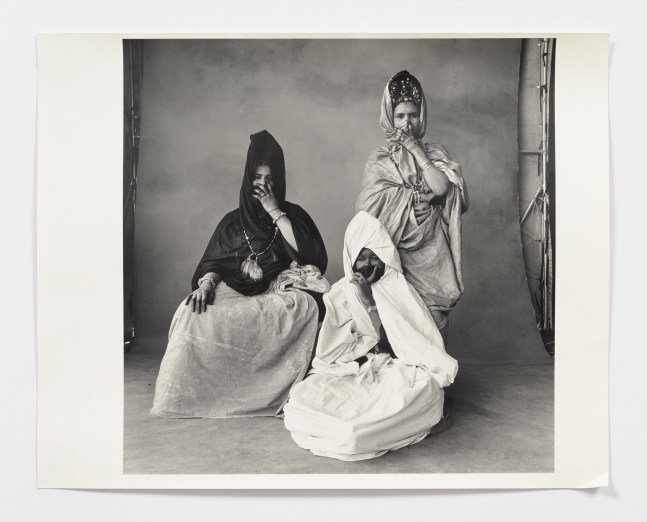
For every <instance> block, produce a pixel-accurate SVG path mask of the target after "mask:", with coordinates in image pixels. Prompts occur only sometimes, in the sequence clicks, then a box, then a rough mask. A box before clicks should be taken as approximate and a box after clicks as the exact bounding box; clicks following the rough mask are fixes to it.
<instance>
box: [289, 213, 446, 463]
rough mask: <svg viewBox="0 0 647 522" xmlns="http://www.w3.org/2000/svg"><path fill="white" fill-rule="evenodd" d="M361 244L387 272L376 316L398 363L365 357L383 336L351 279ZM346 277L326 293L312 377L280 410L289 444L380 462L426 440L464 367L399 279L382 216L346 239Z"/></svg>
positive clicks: (365, 220) (377, 293) (354, 227)
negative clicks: (445, 390) (361, 361)
mask: <svg viewBox="0 0 647 522" xmlns="http://www.w3.org/2000/svg"><path fill="white" fill-rule="evenodd" d="M362 248H369V249H371V250H372V251H373V252H374V253H375V254H376V255H377V256H378V257H379V258H380V259H381V260H382V261H383V262H384V263H385V264H386V271H385V273H384V275H383V276H382V278H380V280H379V281H377V282H375V283H374V284H373V285H372V286H371V289H372V292H373V298H374V299H375V303H376V305H377V309H378V313H379V315H380V320H381V322H382V325H383V326H384V329H385V331H386V334H387V337H388V339H389V342H390V344H391V347H392V349H393V351H394V353H395V354H396V355H397V359H392V358H391V357H390V356H389V355H386V354H378V355H375V354H373V353H369V350H371V349H372V348H373V347H374V346H375V344H377V342H378V340H379V334H378V332H376V330H375V327H374V326H373V323H372V322H371V320H370V317H369V315H368V313H367V312H366V310H365V309H364V306H363V305H362V304H361V301H360V300H359V297H358V295H357V291H356V287H355V286H354V285H352V284H351V283H350V282H349V281H350V279H351V277H352V276H353V271H352V266H353V262H354V260H355V259H356V258H357V255H358V254H359V252H360V251H361V249H362ZM343 261H344V273H345V277H344V278H343V279H341V280H340V281H338V282H337V283H335V284H334V285H333V286H332V288H331V291H330V292H329V293H328V294H325V295H324V302H325V304H326V317H325V318H324V322H323V325H322V328H321V331H320V333H319V339H318V342H317V348H316V356H315V359H314V361H313V370H312V372H311V375H310V376H309V377H307V378H306V379H305V380H304V381H302V382H300V383H298V384H296V385H295V386H294V387H293V388H292V390H291V391H290V399H289V401H288V403H287V404H286V405H285V407H284V411H285V426H286V427H287V428H288V430H290V433H291V435H292V438H293V440H294V441H295V442H296V443H297V444H298V445H299V446H301V447H302V448H305V449H309V450H310V451H311V452H312V453H314V454H315V455H322V456H327V457H333V458H337V459H340V460H363V459H369V458H373V457H378V456H380V455H382V454H384V453H385V452H387V451H389V450H394V449H398V448H401V447H403V446H406V445H409V444H413V443H415V442H418V441H420V440H422V439H423V438H424V437H425V436H426V435H427V434H428V433H429V431H430V430H431V428H432V427H433V426H434V425H435V424H436V423H437V422H438V421H439V420H440V419H441V417H442V410H443V396H444V395H443V390H442V388H443V387H445V386H448V385H449V384H451V383H452V382H453V380H454V377H455V375H456V372H457V370H458V364H457V363H456V361H455V360H454V359H453V358H452V357H450V356H449V355H447V353H446V352H445V349H444V346H443V341H442V336H441V335H440V332H439V331H438V328H437V327H436V325H435V323H434V320H433V318H432V317H431V314H430V312H429V310H428V309H427V307H426V306H425V304H424V302H423V301H422V299H421V298H420V296H419V295H418V294H417V293H416V291H415V290H414V289H413V287H411V285H409V283H407V281H406V280H405V279H404V276H403V275H402V268H401V266H400V260H399V258H398V254H397V251H396V249H395V247H394V245H393V242H392V241H391V239H390V238H389V235H388V233H387V232H386V230H385V229H384V227H383V226H382V225H381V224H380V223H379V221H378V220H377V219H375V218H374V217H372V216H370V215H369V214H367V213H366V212H359V213H358V214H357V215H356V216H355V217H354V218H353V219H352V220H351V222H350V224H349V226H348V229H347V231H346V236H345V239H344V259H343ZM364 355H366V356H367V358H368V360H367V361H366V362H365V363H364V364H362V365H361V367H360V365H359V364H358V363H357V362H356V359H358V358H359V357H362V356H364Z"/></svg>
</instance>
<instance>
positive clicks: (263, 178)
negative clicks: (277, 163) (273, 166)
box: [252, 165, 272, 188]
mask: <svg viewBox="0 0 647 522" xmlns="http://www.w3.org/2000/svg"><path fill="white" fill-rule="evenodd" d="M268 181H272V171H271V170H270V167H269V166H267V165H259V166H258V167H256V171H255V173H254V181H253V183H252V185H253V186H254V187H262V188H265V187H267V182H268Z"/></svg>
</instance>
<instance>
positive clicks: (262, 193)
mask: <svg viewBox="0 0 647 522" xmlns="http://www.w3.org/2000/svg"><path fill="white" fill-rule="evenodd" d="M253 196H254V197H255V198H256V199H258V201H260V203H261V205H263V208H264V209H265V212H267V213H268V214H269V213H270V212H272V211H274V210H279V201H278V199H277V198H276V196H275V195H274V184H273V182H272V180H267V183H266V184H265V185H256V186H255V187H254V193H253Z"/></svg>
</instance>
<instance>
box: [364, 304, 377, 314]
mask: <svg viewBox="0 0 647 522" xmlns="http://www.w3.org/2000/svg"><path fill="white" fill-rule="evenodd" d="M364 310H366V313H367V314H370V313H371V312H375V310H377V305H373V306H367V307H366V308H364Z"/></svg>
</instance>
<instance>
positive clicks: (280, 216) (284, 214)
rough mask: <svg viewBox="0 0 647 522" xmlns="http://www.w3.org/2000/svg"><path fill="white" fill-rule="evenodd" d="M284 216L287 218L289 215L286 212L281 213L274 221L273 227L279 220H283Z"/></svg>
mask: <svg viewBox="0 0 647 522" xmlns="http://www.w3.org/2000/svg"><path fill="white" fill-rule="evenodd" d="M283 216H287V214H286V213H285V212H281V213H280V214H279V215H278V216H276V217H275V218H274V219H273V220H272V225H276V222H277V221H278V220H279V219H281V218H282V217H283Z"/></svg>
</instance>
